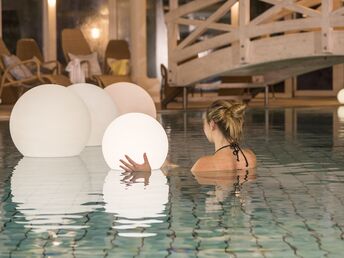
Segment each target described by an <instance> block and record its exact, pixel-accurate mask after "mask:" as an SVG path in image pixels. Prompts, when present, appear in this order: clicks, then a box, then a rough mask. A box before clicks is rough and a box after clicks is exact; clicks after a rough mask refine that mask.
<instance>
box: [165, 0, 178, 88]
mask: <svg viewBox="0 0 344 258" xmlns="http://www.w3.org/2000/svg"><path fill="white" fill-rule="evenodd" d="M176 9H178V0H170V10H171V11H172V12H173V11H174V10H176ZM167 34H168V39H167V40H168V41H167V44H168V82H169V83H170V84H172V83H173V82H176V81H177V77H178V73H177V63H176V62H173V58H172V57H173V55H172V53H173V51H174V49H176V48H177V41H178V39H179V28H178V25H177V24H175V23H172V22H167Z"/></svg>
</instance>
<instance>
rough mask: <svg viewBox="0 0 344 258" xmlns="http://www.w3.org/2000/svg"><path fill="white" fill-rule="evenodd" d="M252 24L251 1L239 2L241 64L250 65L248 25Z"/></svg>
mask: <svg viewBox="0 0 344 258" xmlns="http://www.w3.org/2000/svg"><path fill="white" fill-rule="evenodd" d="M249 22H250V0H239V49H240V51H239V55H240V64H246V63H249V61H250V60H249V47H250V39H249V38H248V37H247V25H248V24H249Z"/></svg>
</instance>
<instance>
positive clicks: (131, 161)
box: [124, 155, 138, 166]
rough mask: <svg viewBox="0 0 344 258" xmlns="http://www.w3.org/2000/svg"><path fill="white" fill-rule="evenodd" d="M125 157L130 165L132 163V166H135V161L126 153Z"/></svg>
mask: <svg viewBox="0 0 344 258" xmlns="http://www.w3.org/2000/svg"><path fill="white" fill-rule="evenodd" d="M124 156H125V157H126V158H127V160H128V161H129V163H130V164H131V165H133V166H137V165H138V164H137V163H136V162H135V161H133V160H132V159H131V158H130V157H129V156H128V155H124Z"/></svg>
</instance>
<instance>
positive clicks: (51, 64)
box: [16, 38, 61, 74]
mask: <svg viewBox="0 0 344 258" xmlns="http://www.w3.org/2000/svg"><path fill="white" fill-rule="evenodd" d="M16 55H17V56H18V57H19V59H20V60H22V61H26V60H30V59H32V58H33V57H36V58H37V59H38V60H39V62H40V63H41V68H42V70H44V71H47V72H48V73H55V74H61V64H60V62H59V61H57V60H51V61H47V62H46V61H44V58H43V54H42V51H41V50H40V48H39V46H38V44H37V42H36V41H35V40H34V39H31V38H24V39H19V40H18V41H17V48H16Z"/></svg>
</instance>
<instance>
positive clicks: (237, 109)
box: [228, 103, 246, 118]
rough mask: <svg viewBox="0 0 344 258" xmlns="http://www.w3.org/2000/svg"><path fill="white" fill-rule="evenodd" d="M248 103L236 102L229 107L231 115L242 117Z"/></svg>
mask: <svg viewBox="0 0 344 258" xmlns="http://www.w3.org/2000/svg"><path fill="white" fill-rule="evenodd" d="M245 110H246V105H245V104H242V103H234V104H232V106H231V107H230V108H229V109H228V111H229V113H230V115H231V116H232V117H234V118H242V117H243V116H244V114H245Z"/></svg>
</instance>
